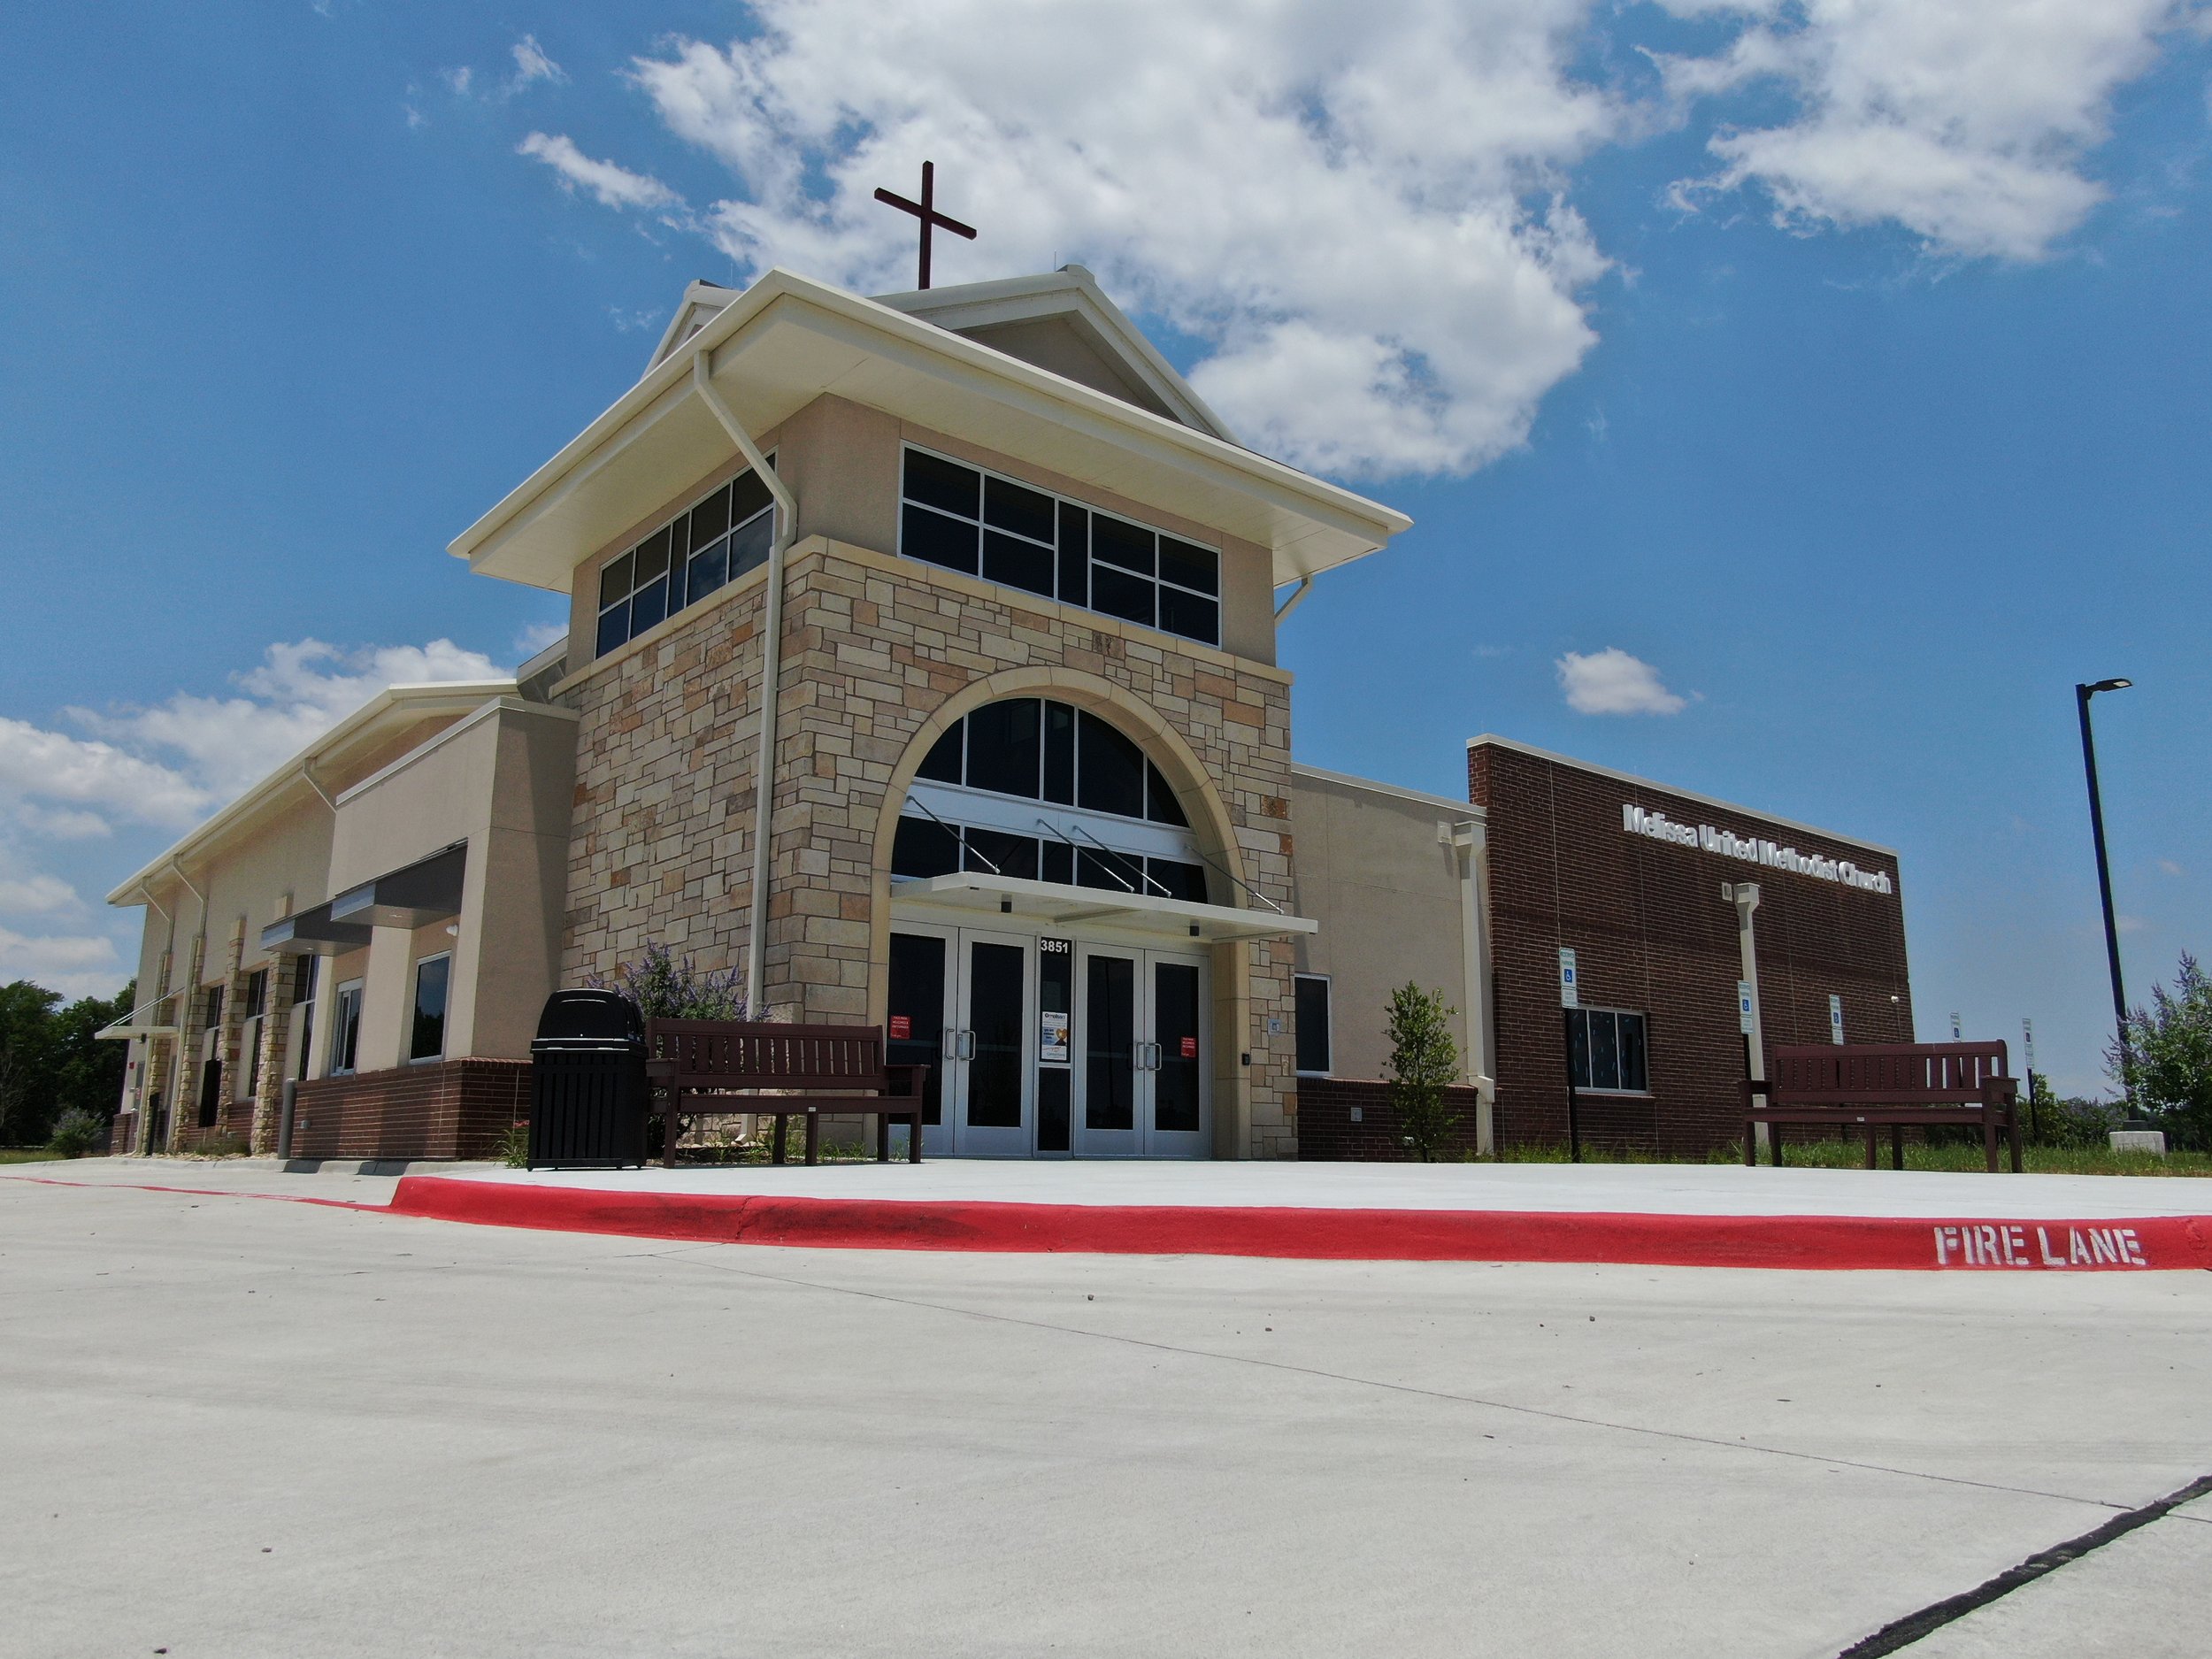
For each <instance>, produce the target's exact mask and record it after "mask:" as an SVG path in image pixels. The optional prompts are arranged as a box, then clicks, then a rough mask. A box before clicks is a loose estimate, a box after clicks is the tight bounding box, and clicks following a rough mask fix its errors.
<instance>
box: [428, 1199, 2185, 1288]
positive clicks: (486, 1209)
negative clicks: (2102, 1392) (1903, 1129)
mask: <svg viewBox="0 0 2212 1659" xmlns="http://www.w3.org/2000/svg"><path fill="white" fill-rule="evenodd" d="M391 1207H392V1210H393V1212H394V1213H395V1214H398V1215H406V1216H418V1217H426V1218H428V1219H431V1220H437V1221H465V1222H474V1223H478V1224H481V1225H491V1226H501V1227H535V1228H541V1229H549V1230H552V1231H556V1232H562V1233H619V1234H623V1235H625V1236H628V1237H634V1238H641V1239H680V1240H687V1241H692V1242H699V1243H716V1244H780V1245H797V1246H803V1247H805V1248H810V1249H838V1250H986V1251H993V1250H995V1251H1019V1252H1035V1251H1067V1252H1071V1253H1084V1254H1100V1255H1117V1256H1290V1257H1299V1258H1305V1259H1316V1260H1333V1261H1399V1262H1616V1263H1640V1264H1646V1265H1652V1266H1666V1267H1765V1268H1800V1269H1807V1268H1810V1269H1838V1268H1901V1269H1907V1270H1913V1269H1924V1270H1930V1271H1934V1270H1947V1269H1953V1268H1958V1269H1970V1270H1982V1269H1994V1270H1997V1271H2007V1270H2015V1271H2016V1270H2019V1269H2023V1268H2026V1269H2034V1270H2039V1271H2051V1270H2054V1269H2055V1270H2063V1271H2143V1270H2145V1269H2170V1270H2178V1269H2184V1268H2200V1269H2212V1217H2172V1216H2155V1217H2144V1218H2142V1219H2139V1220H2128V1221H2113V1220H2100V1221H2049V1220H2043V1221H1996V1220H1987V1221H1985V1220H1970V1221H1954V1222H1935V1221H1921V1220H1906V1219H1902V1218H1896V1217H1824V1216H1649V1215H1606V1214H1578V1213H1555V1212H1544V1211H1535V1212H1531V1211H1500V1210H1317V1209H1290V1208H1264V1209H1263V1208H1256V1207H1253V1208H1247V1207H1234V1206H1198V1205H1173V1206H1170V1205H1134V1204H1129V1205H1122V1204H1016V1203H971V1202H929V1201H919V1202H899V1201H886V1200H880V1199H841V1198H777V1197H764V1196H760V1195H757V1194H744V1195H741V1194H728V1195H722V1194H690V1193H653V1192H619V1191H608V1190H604V1189H595V1188H590V1187H528V1186H523V1185H520V1184H517V1183H509V1182H504V1181H472V1180H460V1179H452V1178H450V1177H444V1176H435V1175H406V1176H402V1177H401V1178H400V1183H399V1190H398V1191H397V1192H396V1193H395V1194H393V1197H392V1206H391Z"/></svg>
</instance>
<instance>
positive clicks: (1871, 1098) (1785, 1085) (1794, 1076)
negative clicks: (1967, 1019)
mask: <svg viewBox="0 0 2212 1659" xmlns="http://www.w3.org/2000/svg"><path fill="white" fill-rule="evenodd" d="M2006 1070H2007V1067H2006V1059H2005V1045H2004V1044H2003V1043H2001V1042H1896V1043H1860V1044H1846V1043H1807V1044H1805V1045H1803V1046H1802V1047H1793V1048H1777V1049H1776V1050H1775V1051H1774V1075H1773V1076H1772V1077H1770V1078H1768V1079H1765V1080H1764V1081H1763V1082H1754V1081H1752V1080H1751V1079H1745V1081H1744V1122H1743V1161H1744V1163H1745V1164H1747V1165H1750V1164H1757V1163H1758V1161H1759V1148H1758V1142H1757V1141H1756V1140H1755V1138H1754V1136H1753V1133H1752V1130H1753V1125H1755V1124H1764V1125H1767V1138H1768V1140H1769V1141H1770V1142H1771V1143H1772V1145H1773V1148H1774V1162H1775V1163H1776V1164H1780V1163H1781V1162H1782V1128H1783V1125H1786V1124H1818V1125H1824V1126H1825V1127H1828V1128H1837V1127H1841V1126H1844V1125H1849V1126H1852V1127H1855V1128H1859V1129H1863V1130H1864V1132H1865V1133H1866V1167H1867V1168H1868V1169H1872V1168H1873V1167H1874V1132H1875V1130H1876V1129H1877V1128H1878V1127H1881V1126H1883V1125H1887V1126H1888V1129H1889V1145H1890V1163H1891V1165H1892V1167H1893V1168H1896V1169H1903V1168H1904V1167H1905V1135H1904V1126H1905V1125H1907V1124H1920V1125H1931V1124H1960V1123H1969V1124H1971V1123H1978V1124H1979V1125H1981V1130H1982V1152H1983V1156H1985V1159H1986V1160H1987V1162H1988V1164H1989V1172H1990V1173H1991V1174H1993V1175H1994V1174H1995V1173H1996V1172H1997V1133H1998V1131H1999V1130H2000V1129H2001V1130H2003V1131H2004V1133H2005V1138H2006V1140H2007V1141H2008V1143H2009V1144H2010V1147H2011V1149H2012V1170H2013V1173H2014V1174H2018V1173H2019V1172H2020V1119H2019V1112H2018V1108H2017V1098H2018V1094H2019V1088H2020V1086H2019V1084H2018V1082H2017V1081H2016V1079H2012V1078H2010V1077H2008V1076H2006V1075H2005V1073H2006ZM1761 1095H1764V1096H1765V1097H1766V1099H1765V1104H1763V1105H1762V1104H1760V1102H1759V1097H1760V1096H1761Z"/></svg>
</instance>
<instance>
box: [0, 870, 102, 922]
mask: <svg viewBox="0 0 2212 1659" xmlns="http://www.w3.org/2000/svg"><path fill="white" fill-rule="evenodd" d="M83 902H84V901H83V900H81V899H80V898H79V897H78V896H77V889H76V888H74V887H71V886H70V885H69V884H68V883H67V882H66V881H64V880H63V879H61V878H60V877H59V876H49V875H32V876H0V915H6V916H43V915H48V914H50V913H52V912H53V911H56V910H75V909H77V908H78V907H79V906H80V905H81V904H82V903H83Z"/></svg>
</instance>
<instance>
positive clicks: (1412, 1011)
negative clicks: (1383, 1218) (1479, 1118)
mask: <svg viewBox="0 0 2212 1659" xmlns="http://www.w3.org/2000/svg"><path fill="white" fill-rule="evenodd" d="M1452 1013H1453V1010H1451V1009H1449V1008H1447V1007H1446V1006H1445V1005H1444V999H1443V997H1442V996H1441V995H1437V994H1434V993H1432V992H1428V991H1424V990H1423V989H1422V988H1421V987H1419V986H1417V985H1416V984H1414V983H1413V982H1412V981H1411V980H1410V979H1409V980H1407V981H1406V983H1405V984H1403V985H1402V986H1400V987H1398V988H1397V989H1396V990H1394V991H1393V992H1392V993H1391V994H1390V1011H1389V1022H1388V1025H1386V1032H1387V1034H1388V1036H1389V1038H1390V1079H1389V1081H1390V1104H1391V1106H1392V1107H1393V1109H1394V1110H1396V1112H1397V1114H1398V1128H1399V1132H1400V1133H1402V1134H1403V1135H1404V1136H1405V1141H1406V1144H1407V1145H1408V1146H1409V1147H1411V1148H1413V1150H1414V1151H1415V1152H1416V1153H1417V1154H1418V1155H1419V1156H1420V1159H1421V1162H1422V1163H1424V1164H1430V1163H1433V1162H1434V1161H1435V1158H1436V1154H1437V1152H1438V1150H1439V1149H1440V1148H1441V1147H1442V1146H1443V1144H1444V1142H1445V1141H1448V1140H1449V1139H1450V1138H1451V1133H1452V1131H1453V1130H1454V1129H1455V1128H1456V1127H1457V1126H1458V1124H1459V1114H1458V1113H1457V1112H1455V1111H1453V1110H1450V1109H1449V1108H1448V1106H1447V1105H1446V1104H1445V1101H1444V1090H1445V1087H1446V1086H1447V1085H1448V1084H1450V1083H1452V1082H1454V1081H1455V1080H1456V1079H1458V1076H1459V1045H1458V1044H1457V1043H1455V1042H1454V1041H1452V1032H1451V1018H1452Z"/></svg>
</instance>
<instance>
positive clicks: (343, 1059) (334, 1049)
mask: <svg viewBox="0 0 2212 1659" xmlns="http://www.w3.org/2000/svg"><path fill="white" fill-rule="evenodd" d="M360 1041H361V981H360V980H358V979H352V980H349V981H348V982H347V983H346V984H344V985H342V986H340V987H338V995H336V997H335V998H334V999H333V1000H332V1002H331V1005H330V1075H331V1076H333V1077H345V1076H348V1075H349V1074H350V1073H351V1072H352V1071H353V1063H354V1059H355V1057H356V1050H357V1048H358V1047H359V1045H360Z"/></svg>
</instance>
